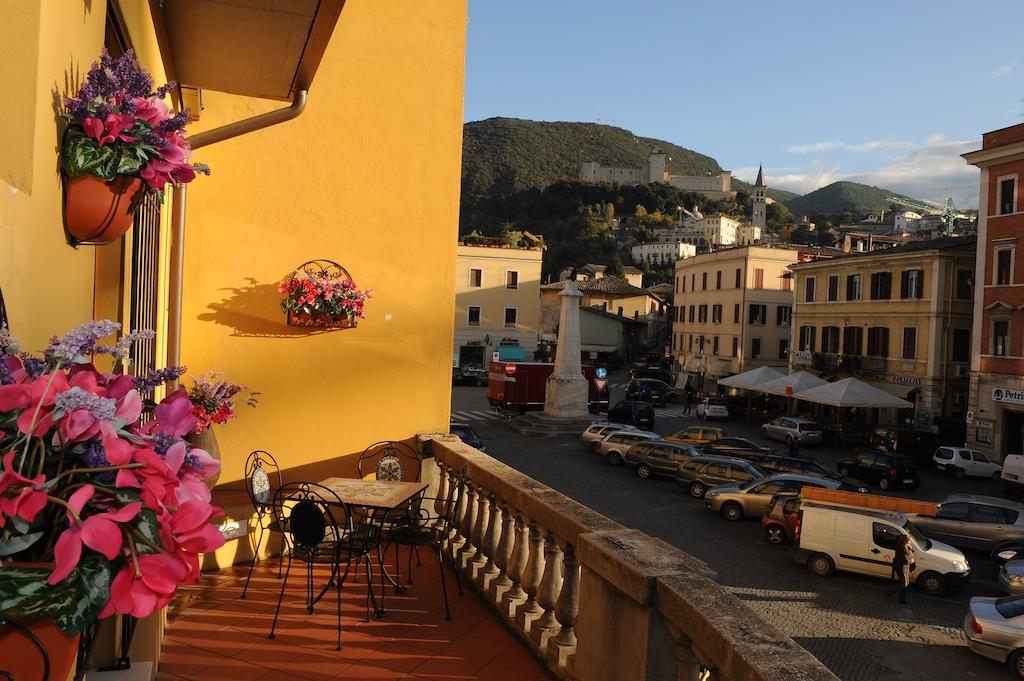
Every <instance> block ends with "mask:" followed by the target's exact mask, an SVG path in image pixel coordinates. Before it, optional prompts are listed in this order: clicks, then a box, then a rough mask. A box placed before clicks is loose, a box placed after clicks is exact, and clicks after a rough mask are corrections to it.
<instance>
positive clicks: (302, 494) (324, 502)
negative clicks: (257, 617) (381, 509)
mask: <svg viewBox="0 0 1024 681" xmlns="http://www.w3.org/2000/svg"><path fill="white" fill-rule="evenodd" d="M272 504H273V514H274V517H275V518H277V519H278V520H279V522H281V523H282V526H283V527H285V528H286V531H285V533H284V536H285V541H286V544H287V547H288V556H287V558H288V564H287V566H286V567H285V570H284V580H283V581H282V582H281V593H280V595H279V596H278V598H277V609H276V610H275V611H274V621H273V623H272V624H271V626H270V635H269V636H268V638H274V631H275V629H276V628H277V619H278V616H279V615H280V614H281V602H282V601H283V600H284V592H285V588H286V587H287V585H288V576H289V574H290V573H291V569H292V561H293V560H297V561H299V562H302V563H305V564H306V608H307V609H308V611H309V612H310V614H312V612H313V606H314V605H315V604H316V603H317V601H319V600H320V599H321V598H322V597H323V596H324V595H325V594H326V593H327V591H328V589H330V588H331V585H332V584H333V585H334V587H335V590H336V592H337V596H338V647H337V650H341V587H342V585H344V583H345V580H346V579H347V578H348V575H349V572H350V571H351V569H352V565H353V563H355V566H356V570H358V569H359V563H360V562H365V563H366V578H367V583H368V586H367V591H366V620H367V621H370V602H371V600H372V601H373V607H374V610H376V609H377V597H376V596H375V595H374V593H373V561H372V560H370V552H371V551H373V549H374V548H375V547H376V546H378V545H379V544H380V537H379V528H378V526H377V525H375V524H373V523H364V524H360V525H354V524H353V522H352V514H351V511H350V509H349V506H348V504H345V503H344V502H343V501H342V500H341V499H340V498H339V497H338V495H337V494H335V493H334V492H332V491H331V490H330V489H328V488H326V487H324V486H322V485H318V484H316V483H312V482H295V483H288V484H286V485H282V486H281V487H280V488H278V490H277V492H276V493H275V494H274V499H273V502H272ZM314 565H330V566H331V579H330V581H328V583H327V586H325V587H324V589H323V591H321V592H320V594H319V595H318V596H314V593H313V592H314V588H313V566H314ZM343 565H344V567H345V571H344V572H342V570H341V568H342V566H343Z"/></svg>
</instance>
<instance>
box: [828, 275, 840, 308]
mask: <svg viewBox="0 0 1024 681" xmlns="http://www.w3.org/2000/svg"><path fill="white" fill-rule="evenodd" d="M828 300H829V302H833V301H836V300H839V275H838V274H833V275H831V276H830V277H829V278H828Z"/></svg>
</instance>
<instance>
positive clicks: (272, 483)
mask: <svg viewBox="0 0 1024 681" xmlns="http://www.w3.org/2000/svg"><path fill="white" fill-rule="evenodd" d="M283 484H284V481H283V480H282V478H281V468H280V466H278V465H277V461H276V460H275V459H274V457H272V456H271V455H270V454H269V453H268V452H265V451H263V450H262V449H257V450H255V451H254V452H252V453H251V454H249V458H248V459H246V461H245V491H246V492H248V493H249V501H250V502H251V503H252V507H253V508H254V509H255V511H256V524H257V525H258V526H259V534H258V535H257V538H256V545H255V546H254V547H253V551H252V561H251V562H250V563H249V574H248V575H247V576H246V578H245V587H244V588H243V589H242V598H245V594H246V592H247V591H248V590H249V580H251V579H252V571H253V569H254V568H255V567H256V559H257V557H258V556H259V552H260V545H261V544H262V543H263V535H264V534H265V533H266V532H280V533H281V560H280V562H278V565H277V577H278V579H280V578H281V569H282V567H283V566H284V551H285V538H284V527H282V526H281V524H280V522H279V521H278V519H277V518H276V517H275V516H274V514H273V513H272V512H271V500H272V498H273V495H274V490H275V489H280V488H281V486H282V485H283Z"/></svg>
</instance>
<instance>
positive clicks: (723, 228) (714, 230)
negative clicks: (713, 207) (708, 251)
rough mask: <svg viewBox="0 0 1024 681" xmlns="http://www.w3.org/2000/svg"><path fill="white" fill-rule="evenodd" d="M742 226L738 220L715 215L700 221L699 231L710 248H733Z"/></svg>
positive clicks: (718, 214) (698, 224)
mask: <svg viewBox="0 0 1024 681" xmlns="http://www.w3.org/2000/svg"><path fill="white" fill-rule="evenodd" d="M740 224H741V223H740V221H739V220H737V219H736V218H731V217H729V216H728V215H723V214H721V213H715V214H714V215H707V216H705V217H704V218H702V219H701V220H698V221H697V229H698V230H700V232H701V235H702V236H703V238H704V241H706V242H707V244H708V245H709V246H732V245H734V244H736V242H737V240H738V239H739V230H740Z"/></svg>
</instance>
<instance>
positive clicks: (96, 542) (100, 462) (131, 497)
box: [0, 321, 224, 679]
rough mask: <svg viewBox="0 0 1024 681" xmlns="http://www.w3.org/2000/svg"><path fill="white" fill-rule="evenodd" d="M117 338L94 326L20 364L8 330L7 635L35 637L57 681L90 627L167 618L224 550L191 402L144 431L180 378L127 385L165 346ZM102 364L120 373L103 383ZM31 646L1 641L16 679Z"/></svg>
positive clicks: (1, 488) (2, 607)
mask: <svg viewBox="0 0 1024 681" xmlns="http://www.w3.org/2000/svg"><path fill="white" fill-rule="evenodd" d="M119 328H120V325H119V324H116V323H114V322H109V321H97V322H89V323H87V324H85V325H84V326H82V327H80V328H78V329H75V330H73V331H71V332H70V333H68V334H67V335H65V336H63V337H61V338H54V339H53V340H52V341H51V343H50V345H49V347H48V348H47V349H46V351H45V352H43V353H42V354H41V355H31V354H28V353H19V351H18V347H17V343H15V342H14V340H13V339H12V338H11V337H10V335H9V334H8V333H7V331H6V329H5V328H0V621H4V622H13V623H15V624H16V626H18V627H32V628H33V629H32V631H33V632H34V633H35V634H36V635H37V636H39V638H40V639H41V640H43V641H44V645H45V646H46V649H47V650H46V652H47V655H48V657H49V658H50V662H51V668H52V669H53V671H52V676H51V678H54V679H64V678H66V676H67V672H68V670H69V667H70V665H71V664H72V663H73V661H74V658H75V651H76V650H77V645H76V638H77V636H78V634H79V633H80V632H81V631H82V630H83V629H84V628H85V627H86V626H87V625H89V624H90V623H91V622H93V621H94V620H96V619H97V618H105V617H108V616H110V615H113V614H124V615H131V616H133V617H138V618H142V617H146V616H148V615H149V614H150V613H152V612H154V611H155V610H157V609H159V608H162V607H164V606H166V605H167V604H168V603H170V601H171V600H172V599H173V598H174V595H175V592H176V590H177V588H178V587H179V586H180V585H182V584H186V583H194V582H195V581H196V580H197V578H198V577H199V554H201V553H204V552H209V551H213V550H215V549H217V548H218V547H220V546H221V545H222V544H223V543H224V537H223V536H222V535H221V533H220V532H219V530H218V528H217V526H216V525H215V524H214V523H213V522H211V521H212V520H213V519H214V518H215V517H217V516H219V515H220V514H221V510H220V509H218V508H216V507H214V506H212V505H211V503H210V490H209V489H208V488H207V487H206V485H205V484H204V482H203V481H204V480H205V479H206V478H208V477H210V476H211V475H215V474H216V473H217V470H218V463H217V462H216V461H215V460H213V459H212V458H211V457H210V456H209V455H208V454H207V453H206V452H204V451H202V450H200V449H197V448H194V447H191V446H190V445H189V444H188V443H187V442H185V441H184V440H183V439H182V437H183V436H184V435H185V434H186V433H189V432H191V431H192V430H193V429H194V428H195V426H196V422H197V419H196V417H195V415H194V414H193V413H192V409H191V408H190V406H191V405H190V403H189V402H188V400H187V399H186V400H185V405H182V404H181V402H180V400H177V401H176V400H173V399H164V400H161V401H160V402H159V403H157V404H155V405H154V409H153V411H152V414H151V418H150V419H149V420H148V421H147V422H146V423H145V424H143V423H142V420H141V418H140V417H141V415H142V412H143V399H142V393H144V392H146V391H148V390H152V388H153V386H154V385H155V384H156V383H158V382H160V381H162V380H164V379H166V378H167V377H177V375H178V374H179V373H180V372H179V371H178V370H164V371H162V372H152V373H151V374H150V375H149V376H147V377H143V378H135V377H132V376H130V375H125V374H122V373H118V371H117V369H118V367H119V366H121V365H123V364H124V362H125V360H126V359H127V357H128V355H129V352H130V350H131V346H132V344H133V343H134V342H135V341H137V340H139V339H142V338H152V337H153V335H154V334H153V333H152V332H151V331H139V332H132V333H128V334H124V335H123V336H122V337H121V338H120V339H119V340H118V341H117V342H116V343H114V344H113V345H104V344H101V342H100V341H101V339H103V338H106V337H107V336H110V335H111V334H113V333H115V332H117V331H118V329H119ZM101 355H109V356H110V357H111V360H112V364H113V367H114V368H113V369H111V370H109V371H101V370H99V369H97V367H96V366H95V365H94V364H93V360H94V358H95V357H97V356H101ZM172 395H173V394H172ZM186 405H187V406H186ZM183 406H185V408H182V407H183ZM8 631H9V630H7V629H5V630H4V634H7V632H8ZM25 646H26V639H25V638H23V637H20V636H16V635H0V668H2V669H3V671H5V672H7V673H9V674H13V675H14V677H15V678H22V677H24V678H30V673H31V672H29V671H26V668H25V666H26V665H33V664H38V663H39V660H38V659H36V658H35V657H34V656H33V655H30V654H27V653H23V652H22V651H23V650H24V649H25ZM32 678H38V675H37V676H34V677H32Z"/></svg>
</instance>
